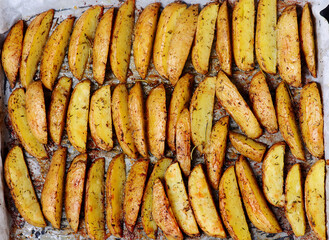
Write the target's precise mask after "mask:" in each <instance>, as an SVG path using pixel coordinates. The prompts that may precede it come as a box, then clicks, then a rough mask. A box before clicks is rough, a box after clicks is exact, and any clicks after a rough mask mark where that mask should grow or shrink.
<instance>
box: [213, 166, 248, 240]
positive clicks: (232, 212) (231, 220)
mask: <svg viewBox="0 0 329 240" xmlns="http://www.w3.org/2000/svg"><path fill="white" fill-rule="evenodd" d="M219 209H220V213H221V217H222V219H223V222H224V225H225V227H226V229H227V230H228V232H229V234H230V235H231V237H232V238H233V239H234V240H239V239H245V240H251V235H250V231H249V226H248V224H247V220H246V216H245V214H244V210H243V206H242V201H241V196H240V192H239V187H238V182H237V179H236V175H235V170H234V166H230V167H229V168H228V169H227V170H226V171H225V172H224V173H223V176H222V178H221V180H220V183H219Z"/></svg>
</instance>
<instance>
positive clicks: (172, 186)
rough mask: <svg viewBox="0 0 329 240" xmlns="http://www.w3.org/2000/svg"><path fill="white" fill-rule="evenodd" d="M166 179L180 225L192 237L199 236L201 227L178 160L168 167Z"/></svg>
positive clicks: (170, 200)
mask: <svg viewBox="0 0 329 240" xmlns="http://www.w3.org/2000/svg"><path fill="white" fill-rule="evenodd" d="M165 180H166V184H165V186H166V192H167V195H168V199H169V203H170V207H171V209H172V211H173V213H174V216H175V218H176V221H177V223H178V225H179V227H180V228H181V229H182V231H183V232H184V233H185V234H187V235H188V236H190V237H194V236H199V235H200V232H199V228H198V225H197V223H196V221H195V218H194V215H193V211H192V207H191V205H190V202H189V200H188V196H187V192H186V189H185V184H184V181H183V177H182V172H181V169H180V167H179V163H178V162H176V163H173V164H171V165H170V166H169V167H168V169H167V171H166V174H165Z"/></svg>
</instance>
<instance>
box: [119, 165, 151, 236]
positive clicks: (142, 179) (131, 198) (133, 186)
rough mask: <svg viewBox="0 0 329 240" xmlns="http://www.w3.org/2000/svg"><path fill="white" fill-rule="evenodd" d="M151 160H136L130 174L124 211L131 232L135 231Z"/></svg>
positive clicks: (127, 226) (126, 187)
mask: <svg viewBox="0 0 329 240" xmlns="http://www.w3.org/2000/svg"><path fill="white" fill-rule="evenodd" d="M149 162H150V161H149V160H147V159H140V160H138V161H136V162H135V163H134V165H132V167H131V169H130V171H129V174H128V178H127V183H126V186H125V197H124V201H123V213H124V219H125V225H126V228H127V229H128V231H129V232H133V231H134V227H135V224H136V220H137V217H138V213H139V209H140V206H141V203H142V198H143V193H144V187H145V183H146V177H147V171H148V166H149Z"/></svg>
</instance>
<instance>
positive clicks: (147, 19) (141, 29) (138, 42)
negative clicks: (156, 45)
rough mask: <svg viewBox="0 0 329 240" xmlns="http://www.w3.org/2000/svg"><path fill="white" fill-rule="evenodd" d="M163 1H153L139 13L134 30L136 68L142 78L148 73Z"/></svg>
mask: <svg viewBox="0 0 329 240" xmlns="http://www.w3.org/2000/svg"><path fill="white" fill-rule="evenodd" d="M160 6H161V3H159V2H156V3H151V4H149V5H148V6H146V8H144V10H143V12H142V13H141V15H139V17H138V20H137V23H136V26H135V32H134V37H135V38H134V43H133V53H134V61H135V66H136V70H137V71H138V73H139V75H140V76H141V78H142V79H145V77H146V75H147V69H148V66H149V64H150V59H151V54H152V48H153V40H154V36H155V31H156V27H157V22H158V14H159V9H160Z"/></svg>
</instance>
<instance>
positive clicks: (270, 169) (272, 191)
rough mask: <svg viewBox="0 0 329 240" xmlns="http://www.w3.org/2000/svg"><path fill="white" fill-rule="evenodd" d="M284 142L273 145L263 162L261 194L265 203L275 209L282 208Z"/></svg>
mask: <svg viewBox="0 0 329 240" xmlns="http://www.w3.org/2000/svg"><path fill="white" fill-rule="evenodd" d="M285 151H286V144H285V142H278V143H276V144H274V145H273V146H272V147H271V148H270V149H269V150H268V152H267V153H266V155H265V157H264V161H263V166H262V168H263V192H264V195H265V197H266V199H267V201H268V202H269V203H270V204H272V205H273V206H275V207H284V204H285V198H284V191H283V186H284V180H283V173H284V172H283V170H284V155H285Z"/></svg>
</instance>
